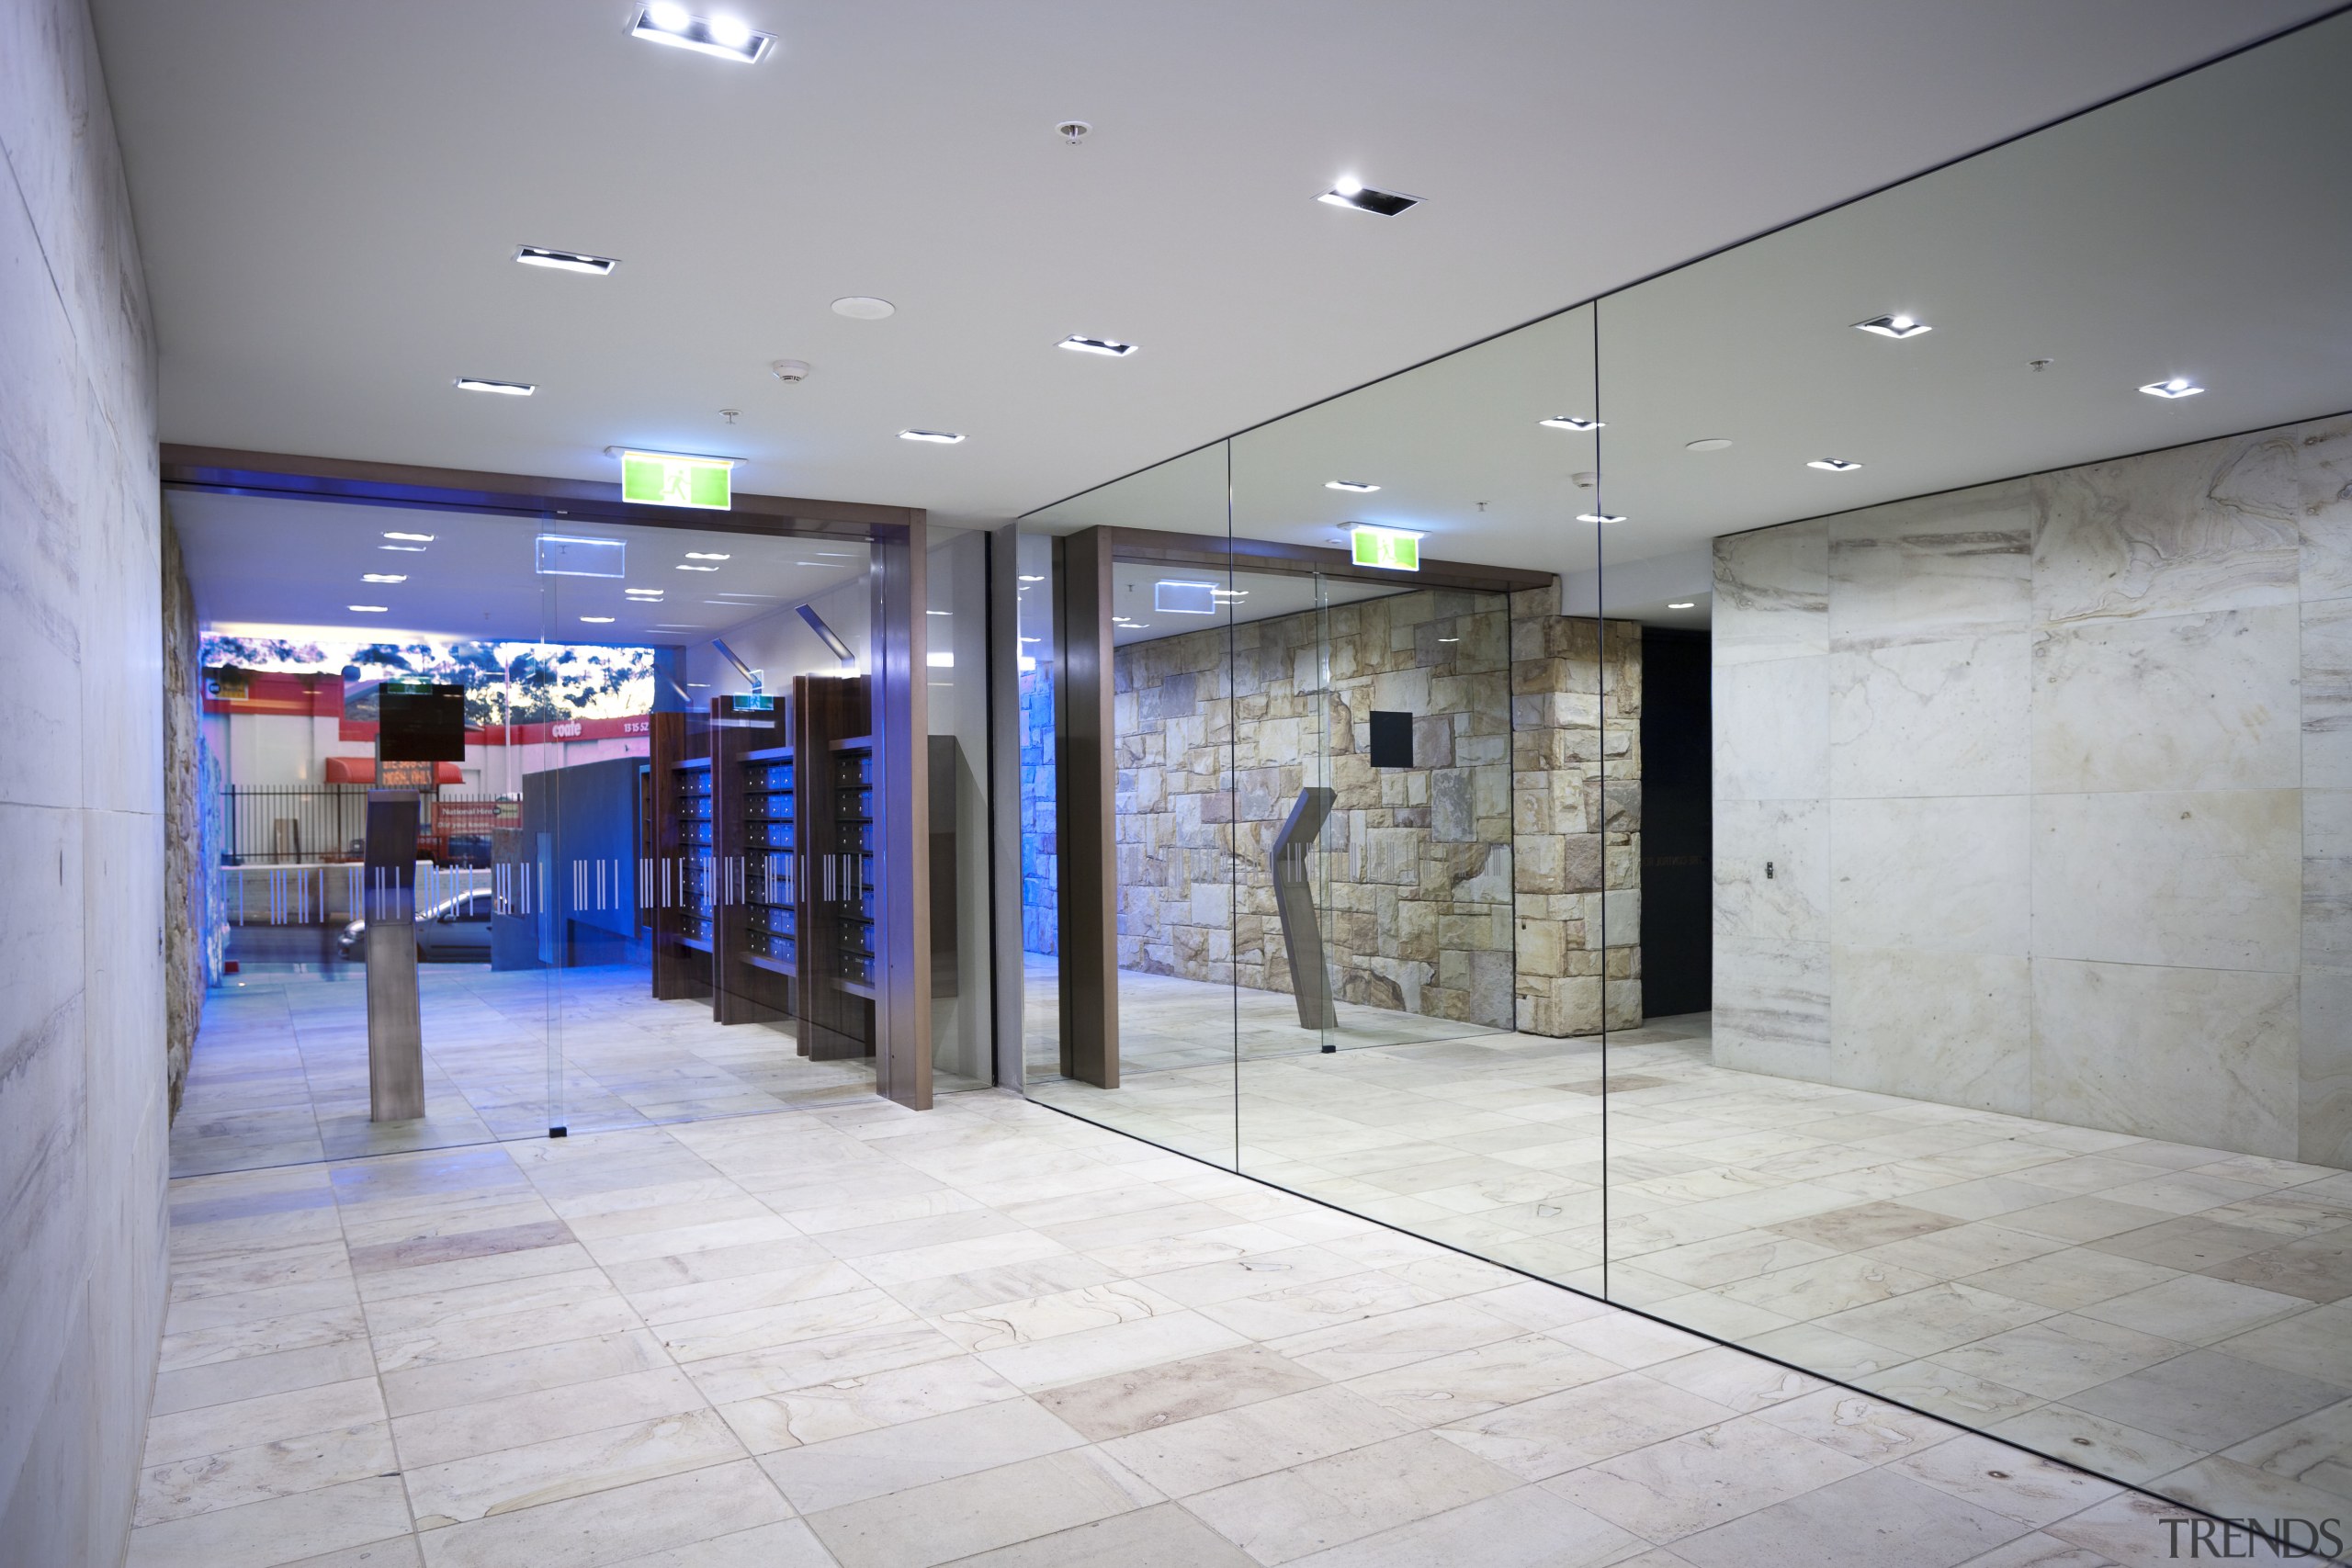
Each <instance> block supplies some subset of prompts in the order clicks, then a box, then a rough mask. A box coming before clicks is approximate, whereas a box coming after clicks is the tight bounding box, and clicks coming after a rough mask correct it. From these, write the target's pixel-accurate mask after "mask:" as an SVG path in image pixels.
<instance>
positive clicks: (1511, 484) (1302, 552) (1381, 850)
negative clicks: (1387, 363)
mask: <svg viewBox="0 0 2352 1568" xmlns="http://www.w3.org/2000/svg"><path fill="white" fill-rule="evenodd" d="M1591 333H1592V318H1591V313H1590V312H1589V310H1577V311H1571V312H1568V313H1567V314H1566V315H1563V316H1559V317H1555V318H1553V319H1551V320H1549V321H1544V322H1540V323H1538V324H1536V325H1534V326H1532V327H1528V328H1523V329H1521V330H1520V331H1518V332H1515V333H1509V334H1507V335H1505V336H1503V337H1501V338H1498V339H1496V340H1494V341H1492V342H1489V343H1487V344H1480V345H1477V346H1476V347H1474V348H1470V349H1466V350H1464V351H1463V352H1461V353H1458V354H1454V355H1448V356H1447V357H1445V358H1443V359H1440V360H1437V361H1434V362H1432V363H1430V364H1429V365H1425V366H1422V367H1419V368H1418V369H1414V370H1411V371H1408V372H1406V373H1404V374H1402V375H1399V376H1396V377H1393V378H1389V379H1387V380H1385V381H1381V382H1377V383H1374V385H1372V386H1370V387H1366V388H1363V389H1360V390H1357V391H1355V392H1351V393H1349V394H1347V395H1346V396H1344V397H1340V398H1336V399H1333V400H1330V401H1329V402H1325V403H1321V404H1318V405H1317V406H1315V407H1313V408H1310V409H1307V410H1304V411H1302V412H1298V413H1295V414H1293V415H1290V416H1288V417H1286V418H1284V419H1282V420H1278V421H1276V422H1274V423H1272V424H1270V425H1267V426H1264V427H1262V428H1261V429H1259V430H1254V431H1250V432H1247V433H1245V434H1241V435H1239V436H1237V437H1235V438H1234V442H1233V449H1234V516H1235V524H1234V526H1235V534H1236V552H1237V557H1240V556H1241V555H1242V553H1243V552H1244V551H1250V552H1253V553H1255V554H1263V555H1267V556H1274V557H1277V558H1278V557H1279V556H1280V555H1281V554H1282V553H1283V552H1290V553H1292V554H1294V555H1295V556H1296V557H1298V558H1300V559H1299V560H1297V561H1296V562H1295V563H1294V564H1292V565H1291V566H1290V567H1289V570H1293V571H1298V572H1301V573H1302V576H1301V578H1300V581H1306V577H1305V575H1304V574H1305V573H1306V572H1307V571H1309V570H1311V571H1312V574H1313V577H1312V581H1313V582H1314V585H1315V591H1316V603H1315V604H1313V606H1312V607H1311V608H1310V609H1303V610H1299V611H1295V612H1293V613H1289V614H1282V613H1279V612H1280V610H1281V608H1282V606H1281V605H1280V604H1278V603H1276V602H1272V601H1269V602H1268V603H1267V604H1265V606H1264V610H1265V612H1274V613H1261V610H1260V608H1259V607H1258V605H1259V601H1258V599H1257V598H1256V597H1255V596H1253V597H1252V598H1251V599H1250V601H1249V604H1250V611H1249V615H1250V619H1249V621H1248V622H1247V623H1246V624H1244V625H1241V626H1237V628H1236V630H1235V652H1234V681H1235V695H1236V705H1237V712H1238V720H1239V722H1238V724H1237V747H1238V755H1237V761H1236V777H1237V781H1238V784H1239V788H1238V794H1237V798H1236V804H1235V816H1236V829H1237V835H1238V841H1239V845H1240V847H1239V849H1238V852H1237V855H1236V860H1237V863H1238V864H1237V874H1238V876H1239V877H1240V879H1241V892H1240V899H1239V903H1238V922H1237V934H1236V958H1237V966H1236V967H1237V976H1238V981H1239V984H1240V987H1241V988H1240V991H1239V996H1238V1002H1237V1010H1238V1012H1239V1013H1240V1015H1241V1018H1242V1029H1241V1033H1240V1047H1239V1064H1238V1080H1239V1111H1238V1115H1239V1122H1240V1138H1241V1165H1242V1168H1243V1170H1244V1171H1245V1172H1247V1173H1249V1174H1251V1175H1257V1176H1262V1177H1264V1178H1265V1179H1268V1180H1272V1181H1276V1182H1279V1183H1281V1184H1283V1185H1284V1186H1288V1187H1291V1188H1293V1189H1294V1190H1298V1191H1301V1192H1304V1193H1306V1194H1308V1195H1310V1196H1314V1197H1317V1198H1322V1199H1325V1200H1327V1201H1332V1202H1336V1203H1340V1204H1341V1205H1343V1206H1345V1207H1347V1208H1350V1209H1351V1210H1353V1211H1355V1212H1357V1213H1363V1214H1366V1215H1369V1216H1371V1217H1373V1218H1376V1219H1381V1220H1385V1221H1388V1222H1390V1223H1393V1224H1399V1225H1402V1226H1404V1227H1406V1228H1408V1229H1409V1230H1413V1231H1416V1232H1418V1233H1419V1234H1421V1235H1428V1236H1430V1237H1432V1238H1434V1239H1437V1240H1440V1241H1444V1242H1448V1243H1451V1244H1453V1245H1456V1246H1462V1247H1468V1248H1470V1249H1472V1250H1474V1251H1477V1252H1480V1253H1482V1254H1484V1255H1485V1256H1487V1257H1491V1258H1496V1259H1498V1261H1503V1262H1508V1263H1510V1264H1512V1265H1514V1266H1516V1267H1521V1268H1525V1269H1531V1270H1533V1271H1536V1272H1540V1273H1544V1274H1545V1275H1547V1276H1548V1277H1551V1278H1555V1279H1563V1280H1570V1281H1573V1282H1577V1283H1580V1284H1584V1285H1587V1286H1588V1287H1589V1288H1591V1289H1595V1290H1598V1289H1599V1283H1600V1281H1599V1275H1598V1269H1599V1265H1600V1256H1601V1255H1600V1246H1599V1226H1600V1209H1599V1194H1600V1157H1601V1147H1600V1115H1599V1109H1600V1100H1599V1097H1598V1095H1597V1093H1595V1092H1594V1090H1595V1089H1597V1086H1598V1083H1599V1080H1600V1030H1601V1027H1602V1022H1603V1007H1602V1002H1601V997H1602V992H1603V988H1604V987H1606V985H1607V984H1608V980H1607V975H1606V970H1607V962H1608V961H1607V952H1606V948H1605V945H1604V943H1603V942H1602V938H1601V931H1600V925H1601V922H1600V909H1599V907H1598V906H1599V900H1600V898H1601V897H1602V876H1603V872H1602V858H1603V857H1602V856H1601V855H1600V836H1599V834H1600V829H1599V828H1598V825H1597V824H1596V823H1594V822H1592V821H1591V820H1590V818H1591V817H1592V814H1593V812H1594V811H1595V810H1596V809H1597V807H1598V803H1599V794H1598V791H1599V785H1600V745H1599V742H1600V727H1599V724H1598V721H1597V713H1596V704H1597V702H1598V700H1599V674H1598V660H1596V659H1594V658H1592V657H1590V656H1589V655H1587V656H1586V657H1584V658H1582V659H1581V660H1579V659H1578V657H1577V648H1578V637H1579V630H1578V628H1577V627H1576V626H1574V625H1573V624H1572V623H1570V622H1568V621H1567V620H1566V619H1565V618H1564V617H1563V615H1562V614H1561V609H1562V606H1561V602H1560V599H1559V597H1558V589H1557V587H1556V578H1555V577H1553V576H1550V575H1538V574H1566V573H1568V572H1572V571H1577V570H1587V569H1589V563H1590V560H1591V551H1592V547H1593V544H1592V541H1593V535H1594V529H1595V525H1591V524H1588V523H1582V522H1579V521H1577V518H1578V516H1579V514H1582V513H1589V512H1591V511H1593V509H1594V507H1595V506H1596V505H1597V504H1598V503H1597V502H1595V501H1594V500H1593V499H1592V498H1593V497H1594V495H1595V494H1596V493H1597V492H1596V491H1595V490H1594V489H1593V486H1594V484H1595V482H1596V481H1595V479H1594V473H1595V470H1596V468H1597V458H1596V455H1595V453H1596V435H1595V431H1594V421H1595V419H1596V412H1595V411H1596V405H1595V402H1594V388H1593V383H1592V374H1591V366H1592V358H1591ZM1399 539H1401V540H1403V541H1406V543H1407V545H1408V548H1406V549H1404V550H1402V551H1399V550H1398V548H1397V544H1396V541H1397V540H1399ZM1245 540H1246V541H1249V542H1248V543H1246V544H1245V543H1244V541H1245ZM1384 552H1385V553H1384ZM1383 561H1385V562H1386V563H1388V564H1370V563H1374V562H1383ZM1359 563H1365V564H1359ZM1481 564H1486V565H1494V566H1502V565H1508V566H1510V567H1515V568H1519V569H1521V570H1523V571H1524V572H1525V573H1526V575H1525V576H1524V577H1522V578H1521V580H1520V581H1523V582H1524V583H1525V584H1526V586H1525V587H1524V588H1523V589H1521V591H1519V592H1510V585H1509V584H1508V583H1507V582H1503V581H1498V580H1496V579H1495V578H1494V577H1492V576H1491V575H1490V574H1489V575H1484V576H1482V575H1481V572H1480V570H1478V569H1479V567H1480V566H1481Z"/></svg>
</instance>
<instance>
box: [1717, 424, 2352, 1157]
mask: <svg viewBox="0 0 2352 1568" xmlns="http://www.w3.org/2000/svg"><path fill="white" fill-rule="evenodd" d="M2347 480H2352V420H2347V419H2341V418H2339V419H2331V420H2324V421H2319V422H2315V423H2309V424H2304V425H2298V426H2293V427H2290V428H2288V429H2285V430H2281V431H2274V432H2270V433H2267V434H2255V435H2247V436H2233V437H2230V438H2228V439H2225V440H2220V441H2211V442H2204V443H2200V444H2199V445H2196V446H2185V447H2181V448H2178V449H2177V450H2174V451H2169V452H2158V453H2153V454H2149V455H2147V456H2143V457H2128V458H2123V459H2120V460H2118V461H2115V462H2111V463H2101V464H2097V465H2092V466H2087V467H2084V468H2072V469H2066V470H2064V471H2061V472H2058V473H2053V474H2047V475H2041V476H2038V477H2034V478H2030V479H2015V480H2009V481H2005V482H2002V483H1998V484H1991V485H1982V486H1978V487H1976V488H1974V489H1972V490H1966V491H1956V492H1953V493H1951V494H1947V495H1938V496H1930V497H1926V498H1922V499H1920V500H1916V501H1907V502H1895V503H1893V504H1889V505H1885V506H1877V507H1871V508H1868V509H1866V510H1863V511H1860V512H1852V513H1844V514H1842V515H1839V516H1837V517H1834V518H1829V519H1826V520H1824V521H1816V522H1810V523H1799V524H1791V525H1786V526H1783V527H1779V528H1770V529H1765V530H1762V531H1759V532H1757V533H1752V534H1744V535H1740V536H1735V537H1732V538H1727V539H1724V540H1720V541H1718V543H1717V547H1716V555H1715V623H1714V631H1715V636H1714V663H1715V671H1714V704H1715V770H1714V776H1715V795H1716V805H1715V868H1716V869H1715V878H1716V883H1715V932H1716V938H1715V982H1714V984H1715V998H1716V1002H1715V1031H1714V1039H1715V1048H1716V1053H1717V1057H1718V1059H1719V1060H1721V1061H1723V1062H1724V1064H1726V1065H1728V1066H1740V1067H1748V1068H1753V1069H1755V1070H1758V1071H1764V1072H1772V1073H1780V1074H1784V1075H1787V1076H1791V1077H1805V1078H1813V1079H1818V1080H1821V1081H1825V1082H1831V1083H1838V1084H1846V1085H1851V1086H1854V1087H1857V1088H1863V1089H1878V1090H1882V1091H1884V1092H1888V1093H1894V1094H1904V1095H1912V1096H1917V1097H1918V1098H1921V1099H1928V1100H1946V1101H1950V1102H1952V1103H1956V1104H1961V1105H1967V1106H1975V1107H1982V1108H1985V1109H1989V1110H1995V1111H2010V1112H2016V1113H2019V1114H2026V1115H2031V1116H2037V1117H2041V1118H2045V1119H2047V1120H2050V1121H2055V1122H2070V1123H2075V1124H2077V1125H2085V1126H2091V1127H2100V1128H2107V1129H2110V1130H2113V1131H2117V1132H2124V1133H2132V1134H2142V1135H2146V1136H2154V1137H2160V1138H2166V1139H2172V1140H2177V1141H2179V1142H2184V1143H2189V1144H2195V1145H2204V1146H2208V1147H2214V1148H2226V1149H2233V1150H2239V1151H2242V1152H2245V1153H2251V1154H2259V1155H2270V1156H2283V1157H2292V1158H2300V1159H2304V1160H2310V1161H2316V1162H2320V1163H2323V1164H2327V1165H2345V1164H2347V1163H2352V500H2347V499H2346V495H2347ZM1768 861H1769V862H1770V863H1772V864H1773V868H1774V874H1773V875H1772V876H1771V877H1770V879H1767V878H1766V876H1765V875H1764V866H1765V864H1766V863H1767V862H1768Z"/></svg>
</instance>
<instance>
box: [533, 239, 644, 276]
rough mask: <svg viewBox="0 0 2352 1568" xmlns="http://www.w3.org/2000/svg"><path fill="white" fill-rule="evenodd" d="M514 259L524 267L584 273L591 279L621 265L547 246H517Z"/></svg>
mask: <svg viewBox="0 0 2352 1568" xmlns="http://www.w3.org/2000/svg"><path fill="white" fill-rule="evenodd" d="M515 260H516V261H518V262H521V263H522V264H523V265H525V266H544V267H552V268H553V269H555V270H556V271H557V272H584V273H586V274H587V275H588V276H591V277H605V276H610V275H611V273H612V270H613V268H615V267H616V266H618V265H621V264H620V263H618V262H616V261H615V260H614V259H613V258H612V257H610V256H592V255H590V254H588V253H587V252H585V251H559V250H555V249H552V248H550V247H548V246H547V245H517V246H515Z"/></svg>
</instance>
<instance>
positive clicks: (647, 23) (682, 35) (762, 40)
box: [628, 0, 775, 65]
mask: <svg viewBox="0 0 2352 1568" xmlns="http://www.w3.org/2000/svg"><path fill="white" fill-rule="evenodd" d="M628 30H629V36H631V37H632V38H640V39H644V40H645V41H646V42H648V43H666V44H668V45H669V46H670V47H671V48H673V49H690V50H693V51H695V53H696V54H715V55H717V56H718V58H719V59H721V60H732V61H734V62H737V63H738V64H741V65H751V64H753V63H756V62H759V61H761V60H763V59H765V58H766V57H767V52H768V51H769V50H770V49H772V48H774V47H775V34H773V33H763V32H756V31H754V30H753V29H752V27H751V25H750V24H749V23H747V22H744V21H742V20H741V19H740V18H738V17H697V16H695V15H693V14H692V13H691V12H689V11H688V10H687V9H686V8H685V7H684V6H679V5H675V4H673V3H671V0H654V3H653V4H652V5H650V6H642V7H640V8H639V11H638V13H637V19H636V20H635V21H634V22H632V23H630V24H629V29H628Z"/></svg>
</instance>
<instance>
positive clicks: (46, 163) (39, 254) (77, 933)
mask: <svg viewBox="0 0 2352 1568" xmlns="http://www.w3.org/2000/svg"><path fill="white" fill-rule="evenodd" d="M161 510H162V508H161V491H160V489H159V486H158V479H157V473H156V446H155V389H154V334H153V330H152V327H151V325H150V321H149V316H148V311H147V299H146V289H145V284H144V281H143V275H142V274H141V269H140V265H139V253H138V244H137V241H136V238H135V236H134V234H133V231H132V228H131V220H130V201H129V198H128V197H127V194H126V192H125V189H124V186H123V178H122V162H121V157H120V154H119V151H118V149H117V147H116V144H115V139H114V119H113V113H112V110H111V108H110V107H108V104H107V95H106V86H105V79H104V75H103V73H102V72H101V70H100V68H99V62H98V58H97V50H96V39H95V38H94V37H93V35H92V31H91V26H90V18H89V15H88V11H87V8H86V6H85V5H84V3H83V0H18V3H17V4H12V5H7V6H0V668H5V669H6V671H7V672H8V678H7V680H6V682H0V887H6V889H7V890H8V892H9V894H10V895H11V897H8V898H6V899H5V900H0V997H5V998H6V1005H5V1007H0V1192H5V1193H6V1201H5V1205H0V1213H5V1214H6V1230H7V1251H6V1257H5V1258H0V1561H6V1562H8V1563H10V1564H12V1565H13V1564H16V1563H28V1564H31V1563H40V1564H51V1563H113V1562H121V1561H122V1560H123V1553H124V1550H125V1545H126V1542H127V1540H128V1533H129V1530H130V1518H131V1508H132V1504H133V1500H134V1498H135V1495H136V1492H137V1486H138V1479H139V1476H138V1471H139V1460H140V1453H141V1444H142V1442H143V1440H144V1438H145V1436H146V1428H147V1415H148V1409H149V1405H150V1403H151V1392H152V1390H153V1381H154V1371H155V1366H156V1359H157V1348H158V1345H159V1343H160V1337H161V1333H162V1328H163V1321H164V1295H165V1286H166V1284H167V1280H168V1276H167V1271H166V1248H165V1230H166V1226H165V1215H164V1178H165V1169H166V1167H165V1159H164V1154H165V1143H166V1122H165V1105H166V1100H167V1098H168V1078H167V1069H166V1061H167V1056H166V1049H165V1031H164V902H165V890H164V724H163V686H164V682H163V672H162V663H163V649H164V627H163V615H162V581H163V560H162V555H161V544H160V531H161Z"/></svg>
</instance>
